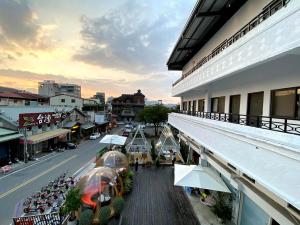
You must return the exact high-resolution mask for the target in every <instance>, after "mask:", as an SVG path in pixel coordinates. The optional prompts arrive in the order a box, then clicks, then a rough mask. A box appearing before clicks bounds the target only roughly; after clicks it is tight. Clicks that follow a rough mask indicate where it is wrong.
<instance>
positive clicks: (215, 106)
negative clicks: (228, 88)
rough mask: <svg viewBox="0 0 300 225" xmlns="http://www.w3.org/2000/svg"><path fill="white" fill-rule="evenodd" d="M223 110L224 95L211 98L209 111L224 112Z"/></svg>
mask: <svg viewBox="0 0 300 225" xmlns="http://www.w3.org/2000/svg"><path fill="white" fill-rule="evenodd" d="M224 111H225V97H224V96H223V97H217V98H212V99H211V112H213V113H224Z"/></svg>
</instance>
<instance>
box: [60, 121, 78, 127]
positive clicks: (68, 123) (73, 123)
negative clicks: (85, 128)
mask: <svg viewBox="0 0 300 225" xmlns="http://www.w3.org/2000/svg"><path fill="white" fill-rule="evenodd" d="M77 124H78V122H73V121H69V122H66V123H65V124H64V125H63V127H64V128H68V129H71V128H72V127H74V126H75V125H77Z"/></svg>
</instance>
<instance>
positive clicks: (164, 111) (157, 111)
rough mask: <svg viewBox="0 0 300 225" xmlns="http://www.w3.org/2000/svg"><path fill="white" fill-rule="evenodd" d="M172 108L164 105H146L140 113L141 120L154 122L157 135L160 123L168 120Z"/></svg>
mask: <svg viewBox="0 0 300 225" xmlns="http://www.w3.org/2000/svg"><path fill="white" fill-rule="evenodd" d="M169 112H170V110H169V109H168V108H167V107H165V106H163V105H152V106H146V107H145V108H144V109H143V110H142V111H141V112H140V113H139V115H138V119H139V121H142V122H145V123H153V124H154V131H155V136H157V134H158V127H159V124H160V123H162V122H165V121H167V119H168V113H169Z"/></svg>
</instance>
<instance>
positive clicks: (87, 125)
mask: <svg viewBox="0 0 300 225" xmlns="http://www.w3.org/2000/svg"><path fill="white" fill-rule="evenodd" d="M93 127H95V125H94V124H92V123H84V124H82V125H81V129H84V130H87V129H91V128H93Z"/></svg>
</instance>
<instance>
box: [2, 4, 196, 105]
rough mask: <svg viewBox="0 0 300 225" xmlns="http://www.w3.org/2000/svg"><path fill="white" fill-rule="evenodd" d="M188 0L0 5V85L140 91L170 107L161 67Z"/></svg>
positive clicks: (169, 78)
mask: <svg viewBox="0 0 300 225" xmlns="http://www.w3.org/2000/svg"><path fill="white" fill-rule="evenodd" d="M195 3H196V0H163V1H162V0H84V1H82V0H51V1H47V0H0V86H5V87H13V88H18V89H21V90H27V91H31V92H34V93H37V88H38V82H39V81H43V80H55V81H56V82H63V83H75V84H79V85H81V89H82V97H85V98H88V97H92V96H93V95H94V94H95V93H96V92H105V93H106V96H115V97H117V96H119V95H121V94H122V93H124V94H130V93H135V92H136V91H137V89H141V90H142V92H143V93H144V94H145V96H146V98H147V99H149V100H158V99H161V100H163V102H165V103H177V102H178V101H179V100H178V99H177V98H173V97H171V84H172V83H173V82H174V81H175V80H177V79H178V78H179V76H180V72H174V71H168V70H167V67H166V62H167V60H168V57H169V56H170V54H171V51H172V50H173V47H174V45H175V43H176V41H177V39H178V38H179V36H180V34H181V32H182V30H183V27H184V25H185V23H186V21H187V19H188V16H189V15H190V13H191V11H192V9H193V7H194V5H195Z"/></svg>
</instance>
